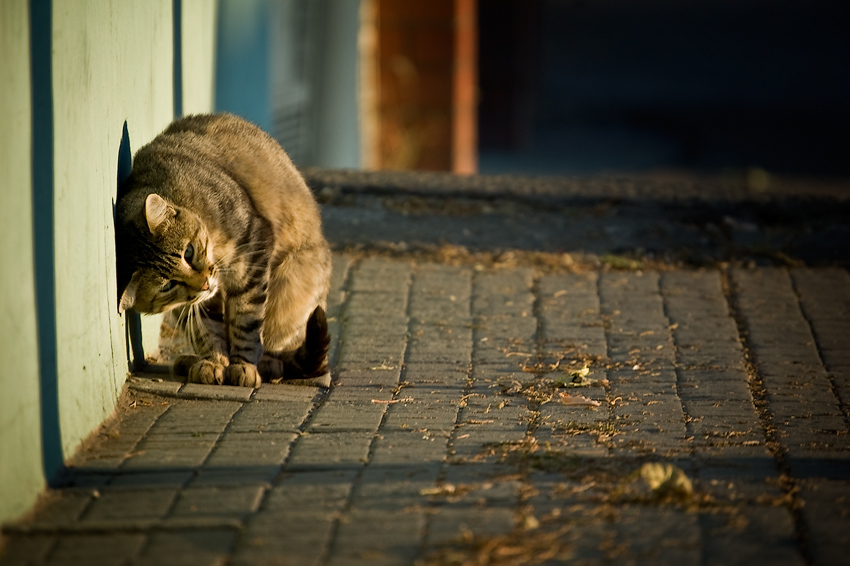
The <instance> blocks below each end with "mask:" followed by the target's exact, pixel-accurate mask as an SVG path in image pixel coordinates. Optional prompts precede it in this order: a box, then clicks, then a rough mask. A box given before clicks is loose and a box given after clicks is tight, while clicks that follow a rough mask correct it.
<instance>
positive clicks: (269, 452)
mask: <svg viewBox="0 0 850 566" xmlns="http://www.w3.org/2000/svg"><path fill="white" fill-rule="evenodd" d="M297 437H298V435H297V434H295V433H293V432H267V431H258V432H230V431H228V433H227V434H225V435H224V436H223V437H222V438H221V439H220V440H219V441H218V443H217V444H216V446H215V449H214V450H213V452H212V454H210V457H209V458H207V460H206V462H204V468H205V469H214V468H237V467H238V468H242V467H250V466H266V465H272V466H279V465H280V464H282V463H283V461H284V460H285V459H286V456H287V455H288V454H289V449H290V447H291V445H292V443H293V441H294V440H295V439H296V438H297Z"/></svg>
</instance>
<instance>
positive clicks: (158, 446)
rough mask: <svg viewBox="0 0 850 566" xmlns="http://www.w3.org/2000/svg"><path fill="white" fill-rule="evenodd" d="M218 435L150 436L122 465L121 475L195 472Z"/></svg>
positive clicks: (175, 434)
mask: <svg viewBox="0 0 850 566" xmlns="http://www.w3.org/2000/svg"><path fill="white" fill-rule="evenodd" d="M218 436H219V434H218V433H214V432H206V433H205V432H197V433H194V434H192V433H181V434H177V433H174V434H158V435H154V434H151V435H149V436H148V437H147V438H145V439H144V440H143V441H142V442H141V443H140V444H139V446H138V447H137V449H136V452H135V453H134V454H133V455H132V456H131V457H130V458H129V459H128V460H126V461H125V462H124V464H123V465H122V466H121V471H128V472H129V471H142V470H144V471H157V470H160V471H162V470H180V469H186V468H197V467H199V466H200V465H201V464H203V462H204V460H206V458H207V456H208V455H209V453H210V451H211V450H212V448H213V446H214V445H215V443H216V441H217V440H218Z"/></svg>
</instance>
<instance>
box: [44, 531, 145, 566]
mask: <svg viewBox="0 0 850 566" xmlns="http://www.w3.org/2000/svg"><path fill="white" fill-rule="evenodd" d="M145 538H146V537H145V535H143V534H136V533H132V534H127V533H108V534H88V533H75V534H73V535H71V534H67V535H60V536H57V537H56V539H57V540H56V545H55V546H54V547H53V550H52V551H51V552H50V554H49V557H48V559H47V561H46V562H45V564H49V565H51V566H52V565H54V564H55V565H56V566H60V565H61V566H77V565H79V566H84V565H86V566H88V565H94V564H97V565H98V566H101V565H103V566H111V565H115V566H119V565H121V564H125V563H127V562H128V561H129V560H130V559H132V558H134V557H136V556H137V555H138V554H139V551H140V550H141V549H142V545H143V544H144V542H145Z"/></svg>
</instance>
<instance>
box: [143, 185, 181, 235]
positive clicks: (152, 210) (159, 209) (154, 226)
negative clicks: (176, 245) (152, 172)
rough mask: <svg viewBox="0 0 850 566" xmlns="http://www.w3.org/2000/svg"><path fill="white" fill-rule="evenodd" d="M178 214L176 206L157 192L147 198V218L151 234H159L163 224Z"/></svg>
mask: <svg viewBox="0 0 850 566" xmlns="http://www.w3.org/2000/svg"><path fill="white" fill-rule="evenodd" d="M176 214H177V211H176V210H174V207H173V206H171V205H170V204H168V203H167V202H166V201H165V199H164V198H162V197H161V196H159V195H158V194H156V193H151V194H149V195H148V197H147V198H146V199H145V218H146V220H147V221H148V229H149V230H150V231H151V234H159V233H160V232H161V231H162V228H163V224H165V222H166V221H168V220H169V219H171V218H173V217H174V216H175V215H176Z"/></svg>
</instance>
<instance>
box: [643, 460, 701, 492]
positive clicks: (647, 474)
mask: <svg viewBox="0 0 850 566" xmlns="http://www.w3.org/2000/svg"><path fill="white" fill-rule="evenodd" d="M640 477H641V478H643V481H645V482H646V484H647V485H648V486H649V488H650V489H651V490H652V491H653V492H654V493H655V494H656V495H660V496H665V495H678V496H684V497H690V496H691V495H692V494H693V492H694V487H693V485H692V484H691V480H689V479H688V476H687V475H686V474H685V472H684V471H683V470H682V468H680V467H679V466H674V465H673V464H662V463H660V462H650V463H647V464H644V465H643V466H641V469H640Z"/></svg>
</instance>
